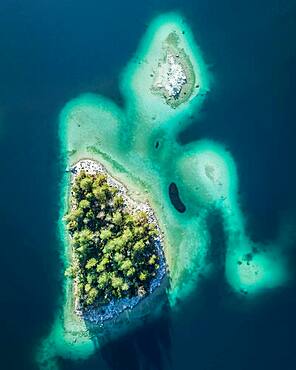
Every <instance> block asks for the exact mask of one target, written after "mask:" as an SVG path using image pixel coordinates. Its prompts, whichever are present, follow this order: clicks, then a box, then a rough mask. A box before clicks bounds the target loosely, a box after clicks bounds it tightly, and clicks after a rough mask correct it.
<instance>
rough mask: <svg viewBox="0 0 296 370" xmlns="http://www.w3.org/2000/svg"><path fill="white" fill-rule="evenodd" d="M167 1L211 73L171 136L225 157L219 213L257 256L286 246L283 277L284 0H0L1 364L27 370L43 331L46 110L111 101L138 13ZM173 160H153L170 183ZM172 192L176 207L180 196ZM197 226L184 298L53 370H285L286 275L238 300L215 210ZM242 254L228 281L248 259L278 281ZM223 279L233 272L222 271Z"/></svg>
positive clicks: (51, 142)
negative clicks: (229, 204)
mask: <svg viewBox="0 0 296 370" xmlns="http://www.w3.org/2000/svg"><path fill="white" fill-rule="evenodd" d="M115 9H116V11H115ZM174 9H177V10H181V12H182V13H183V14H184V15H185V17H186V19H187V20H188V23H189V24H190V27H191V29H192V32H193V34H194V37H195V39H196V41H197V44H198V46H199V47H200V49H201V50H202V54H203V56H204V59H205V61H206V63H207V65H208V66H209V70H210V72H211V74H212V75H213V76H214V81H213V82H214V84H213V86H212V87H211V92H210V94H209V95H208V96H207V98H206V99H205V101H204V104H203V106H202V109H201V111H200V113H199V114H198V115H195V113H194V112H193V113H192V115H191V116H190V117H189V120H190V121H189V125H188V126H187V128H186V129H185V131H183V130H182V132H181V133H180V135H178V142H179V143H180V145H184V144H185V145H187V144H188V145H189V148H190V145H191V144H190V143H191V142H192V141H195V140H203V141H202V142H210V143H212V141H214V143H218V144H221V145H222V147H223V148H226V149H227V152H228V151H229V153H231V156H232V158H234V161H235V164H236V170H237V177H238V189H237V190H238V199H239V209H236V208H234V209H233V208H232V209H231V211H232V215H233V214H234V216H235V219H236V220H237V219H239V220H242V225H243V229H244V230H245V231H246V235H248V237H249V238H251V239H252V241H253V242H254V243H255V244H256V245H257V246H259V247H260V248H263V249H264V246H265V249H266V248H267V247H268V248H267V249H268V251H269V252H270V253H271V252H272V253H271V257H272V258H271V261H274V260H275V261H276V262H277V261H278V254H277V253H276V254H275V257H274V256H273V252H274V251H276V252H277V251H278V247H279V246H282V245H289V248H290V249H288V250H287V252H286V253H287V256H288V257H289V258H288V264H289V266H287V268H285V269H284V271H286V270H288V271H292V272H293V271H294V257H293V249H292V247H293V238H291V239H289V238H290V236H291V229H292V228H293V224H292V221H291V220H293V215H294V211H295V208H296V204H295V195H294V189H295V183H296V178H295V171H294V168H295V165H294V158H295V154H296V153H295V148H294V139H293V138H294V137H295V131H294V130H295V128H294V117H295V106H294V104H293V93H294V91H293V86H294V85H295V72H294V65H295V43H294V42H293V40H294V37H295V32H296V29H295V24H294V21H293V20H294V17H295V14H296V10H295V7H294V5H292V2H291V4H290V3H289V2H286V3H285V5H284V6H283V5H279V4H278V2H276V1H271V2H270V1H269V2H267V1H262V2H260V4H259V5H258V4H257V2H255V1H251V2H248V4H245V5H244V4H235V6H234V5H233V4H231V3H229V2H226V3H224V4H220V2H218V1H211V2H208V1H207V2H206V1H199V2H198V3H196V2H191V1H185V2H182V3H181V2H178V1H163V2H162V4H161V5H159V3H158V2H149V3H148V4H142V5H139V4H137V5H136V6H135V4H134V2H133V1H130V2H126V3H125V4H124V5H123V4H121V3H119V2H113V3H109V4H98V3H97V2H95V1H87V2H86V4H84V5H81V4H80V5H79V4H78V3H75V4H71V5H70V4H68V3H66V2H63V1H62V2H61V1H60V2H51V4H42V5H41V4H38V5H37V4H35V3H33V2H32V3H30V2H26V4H22V3H18V2H4V3H3V4H1V6H0V18H1V23H0V24H1V26H0V27H1V31H2V32H1V37H0V45H1V50H3V54H2V58H1V62H0V66H1V68H0V76H1V86H2V89H1V90H0V124H1V126H3V129H2V127H1V128H0V142H1V143H0V144H1V145H0V150H1V151H2V153H1V158H2V159H1V164H2V177H1V179H2V181H1V185H0V186H1V194H4V195H5V196H4V197H3V200H2V204H1V207H0V216H1V232H2V239H1V252H2V259H3V261H5V263H4V264H3V265H4V268H3V269H2V271H1V272H2V274H3V281H7V283H6V284H5V287H4V290H3V291H2V294H1V299H2V304H1V313H2V316H1V317H2V318H3V320H2V321H1V323H2V332H1V355H2V359H1V360H2V363H1V368H3V369H34V368H36V363H35V362H34V356H35V352H36V348H37V346H38V343H39V342H40V339H41V338H42V337H43V336H46V335H47V334H48V332H49V330H50V327H51V325H52V323H53V321H54V317H55V313H56V311H57V308H58V304H59V298H60V292H61V284H62V274H61V267H62V264H61V260H60V255H59V252H60V250H61V247H60V240H59V234H58V218H59V205H60V186H61V181H62V178H63V172H62V171H63V163H62V157H61V152H60V147H59V141H58V116H59V113H60V111H61V109H62V108H63V107H64V105H65V104H66V103H67V102H69V101H70V100H71V99H73V98H76V97H77V96H79V95H81V94H82V93H87V92H89V93H93V94H100V95H104V96H106V98H109V99H111V100H113V101H114V102H115V103H116V104H118V106H119V107H120V109H125V108H126V107H125V103H124V100H123V97H122V95H121V93H120V90H119V78H120V77H119V76H120V74H121V71H122V70H123V68H124V66H125V65H126V63H127V62H128V61H129V59H130V57H131V55H133V53H134V51H135V50H136V49H137V46H138V42H139V40H140V39H141V37H142V35H143V34H144V33H145V31H146V29H147V25H148V24H149V22H150V20H151V19H152V18H153V17H154V16H156V15H157V14H159V13H160V12H164V11H171V10H174ZM123 28H124V29H125V32H122V30H123ZM110 40H113V41H112V42H111V41H110ZM106 144H108V143H106ZM215 148H216V147H215ZM171 157H172V162H173V158H174V156H173V155H171ZM179 167H180V168H179V172H176V173H173V172H172V170H171V169H172V168H174V166H173V165H172V167H171V168H167V172H168V173H169V172H170V171H171V172H172V178H174V180H175V181H176V183H177V180H179V181H180V180H181V179H184V176H183V174H182V171H184V166H183V165H182V163H180V166H179ZM190 181H191V180H190V178H188V179H187V184H186V186H187V185H188V183H190ZM178 184H181V183H180V182H178ZM200 185H201V186H202V185H203V184H200ZM179 186H180V195H181V197H182V200H183V201H184V204H185V205H186V206H187V208H188V210H190V209H191V208H192V207H191V206H192V205H193V199H192V198H191V197H190V194H187V193H184V191H182V184H181V185H179ZM184 188H185V186H184ZM198 200H199V201H200V202H202V201H203V200H202V199H198ZM194 201H196V199H195V200H194ZM197 208H198V207H197ZM196 211H197V212H198V210H196ZM237 212H239V213H237ZM237 216H240V217H239V218H237ZM229 219H230V220H231V218H229ZM181 220H182V218H181V215H180V222H181ZM242 225H240V224H239V225H237V226H238V228H240V227H241V226H242ZM224 226H225V225H224ZM207 229H208V230H209V231H210V236H211V238H210V247H209V253H208V255H207V259H208V262H209V264H210V265H211V266H213V268H212V270H211V271H212V274H211V275H210V276H209V277H208V278H203V277H201V283H200V284H199V285H198V287H197V288H196V289H195V290H194V291H193V292H192V294H191V295H190V299H189V300H187V301H186V302H182V300H181V302H179V301H178V304H177V306H178V307H179V309H178V310H177V311H174V312H172V311H171V308H170V306H169V305H168V306H166V307H165V308H164V312H163V315H162V316H161V317H160V318H159V319H158V320H157V321H155V322H153V323H149V324H148V323H147V324H146V325H144V326H143V327H141V328H140V329H138V330H137V331H134V332H131V333H129V334H127V335H126V336H124V337H122V338H121V339H119V340H117V341H114V342H112V343H109V344H107V345H105V346H103V347H102V348H101V350H100V351H99V352H98V353H97V354H96V355H95V356H92V357H91V358H89V359H88V360H87V361H84V362H80V361H76V362H73V361H69V360H61V362H60V367H61V369H94V368H96V369H103V370H105V369H115V370H117V369H131V370H133V369H141V368H143V366H144V368H147V369H161V370H164V369H168V368H170V369H184V368H185V369H192V368H196V367H197V365H198V368H199V369H205V370H206V369H211V370H213V369H227V370H228V369H237V368H238V364H240V367H239V368H242V369H245V368H246V369H247V368H250V367H251V366H252V368H253V369H262V368H270V369H278V368H279V367H282V368H285V369H294V368H295V357H294V343H295V325H296V324H295V319H294V311H295V307H296V302H295V298H294V297H295V294H294V293H295V291H294V282H293V277H292V278H291V281H290V284H287V285H284V286H283V287H281V288H278V289H275V290H273V291H271V292H264V294H262V295H261V296H260V298H258V299H255V300H252V301H248V302H247V304H246V301H245V300H244V299H241V298H240V297H241V296H238V295H237V294H236V293H234V292H233V289H231V288H230V286H229V281H227V279H225V264H224V262H225V256H226V254H227V245H229V241H230V240H229V235H230V234H227V233H225V232H224V229H223V218H221V215H220V214H219V213H217V212H214V211H213V212H212V213H211V217H210V218H209V219H208V220H207ZM231 240H232V241H233V240H234V241H237V239H231ZM240 241H242V242H245V240H244V239H240ZM235 258H236V256H235ZM248 262H249V261H247V260H244V261H243V262H242V265H238V266H241V267H240V268H239V269H238V270H237V272H238V274H237V276H238V280H237V279H235V280H234V281H233V282H232V283H233V284H234V285H235V284H236V283H237V282H239V284H241V283H243V284H244V285H245V286H249V284H250V283H252V282H253V281H250V280H248V279H247V278H246V277H248V276H249V274H248V273H247V274H246V270H247V272H248V269H250V268H251V269H253V270H252V271H254V276H259V278H260V276H261V274H262V269H260V268H257V267H256V266H257V264H259V266H261V267H262V266H263V267H264V269H270V268H271V270H272V271H276V274H273V275H272V277H273V278H275V280H276V279H277V277H278V278H279V279H280V280H281V278H282V273H281V271H279V270H277V269H274V267H273V265H272V264H271V265H270V263H269V264H267V265H266V264H265V262H264V261H262V259H261V257H260V256H258V259H254V261H253V262H254V266H253V265H252V264H251V267H250V264H249V265H248ZM264 269H263V272H264ZM230 275H231V276H234V275H233V274H232V272H231V271H230ZM238 297H239V298H238Z"/></svg>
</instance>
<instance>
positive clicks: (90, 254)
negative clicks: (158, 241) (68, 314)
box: [65, 171, 159, 307]
mask: <svg viewBox="0 0 296 370" xmlns="http://www.w3.org/2000/svg"><path fill="white" fill-rule="evenodd" d="M65 222H66V224H67V228H68V230H69V233H70V236H71V243H72V249H73V253H72V260H71V265H70V266H69V268H68V269H67V270H66V273H65V274H66V275H67V276H69V277H72V278H73V279H75V284H77V289H76V291H77V294H78V297H79V299H80V303H81V305H82V306H83V307H87V306H94V305H96V306H99V305H102V304H107V303H108V302H110V300H111V299H114V298H123V297H129V298H130V297H133V296H137V295H143V292H147V290H148V288H149V284H150V282H151V280H152V279H153V277H154V276H155V275H156V272H157V269H158V268H159V257H158V253H157V250H156V247H155V238H156V236H157V234H158V232H157V229H156V226H155V225H154V224H153V223H151V222H148V217H147V214H146V212H143V211H138V212H133V213H131V212H128V211H127V210H126V207H125V202H124V198H123V197H122V195H121V194H120V193H119V191H118V189H117V188H115V187H114V186H111V185H109V184H108V183H107V177H106V176H105V175H104V174H96V175H90V174H87V173H85V172H84V171H81V172H80V173H79V174H78V175H77V176H76V177H75V180H74V183H73V185H72V189H71V198H70V210H69V212H68V213H67V214H66V216H65Z"/></svg>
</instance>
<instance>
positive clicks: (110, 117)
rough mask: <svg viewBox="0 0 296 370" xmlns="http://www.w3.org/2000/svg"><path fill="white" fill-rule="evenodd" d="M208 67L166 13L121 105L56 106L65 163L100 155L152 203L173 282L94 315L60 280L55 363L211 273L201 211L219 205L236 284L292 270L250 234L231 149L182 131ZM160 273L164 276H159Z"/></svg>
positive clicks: (250, 290) (88, 99) (252, 288)
mask: <svg viewBox="0 0 296 370" xmlns="http://www.w3.org/2000/svg"><path fill="white" fill-rule="evenodd" d="M212 85H213V81H212V77H211V75H210V73H209V71H208V68H207V66H206V63H205V61H204V58H203V56H202V53H201V51H200V50H199V48H198V47H197V45H196V43H195V40H194V37H193V35H192V33H191V31H190V28H189V27H188V25H187V24H186V22H185V20H184V18H183V17H182V16H180V15H179V14H176V13H169V14H165V15H163V16H160V17H157V18H156V19H155V20H153V21H152V22H151V24H150V26H149V27H148V29H147V32H146V34H145V35H144V37H143V39H142V41H141V43H140V46H139V49H138V51H137V52H136V53H135V55H134V57H133V58H132V60H131V61H130V63H129V64H128V65H127V67H126V68H125V70H124V71H123V74H122V76H121V80H120V88H121V92H122V95H123V97H124V100H125V104H124V109H121V108H120V107H118V106H117V105H116V104H115V103H114V102H112V101H110V100H108V99H106V98H104V97H102V96H98V95H94V94H85V95H82V96H80V97H78V98H77V99H74V100H72V101H70V102H69V103H68V104H67V105H66V106H65V107H64V109H63V111H62V113H61V115H60V141H61V151H62V155H63V158H64V162H63V164H64V168H65V169H66V168H68V169H70V168H72V167H73V166H74V165H75V164H76V163H78V162H79V161H81V160H82V159H85V158H88V159H90V160H92V161H95V162H98V163H100V164H101V165H102V166H104V168H105V169H106V171H107V173H108V174H110V176H112V178H114V179H116V181H119V182H120V183H122V184H124V185H125V186H126V189H127V194H129V195H131V198H133V199H134V200H135V201H136V202H139V203H146V204H147V203H149V205H150V206H151V208H152V209H153V212H155V216H156V217H157V221H158V224H159V228H160V230H161V231H162V233H163V240H162V241H163V250H164V255H165V260H166V263H167V267H168V277H169V285H168V286H166V285H165V284H160V286H159V287H157V289H155V290H154V291H153V293H152V294H149V295H148V296H147V297H145V299H143V300H142V303H141V304H139V305H136V306H135V307H134V308H133V309H131V310H125V311H124V312H122V314H121V315H119V316H118V317H116V318H114V319H112V320H107V321H104V322H102V323H101V325H98V324H97V323H95V322H94V323H93V322H89V321H87V320H84V319H83V317H81V316H79V315H77V314H76V313H75V309H74V306H75V299H74V298H73V294H72V286H71V283H70V282H69V280H66V281H65V286H64V297H63V298H62V299H61V306H62V309H61V311H59V312H58V313H57V319H56V321H55V323H54V326H53V328H52V331H51V333H50V335H49V336H48V337H47V338H45V340H44V341H43V342H42V345H41V347H40V350H39V352H38V361H39V363H40V366H41V367H42V366H43V367H44V368H46V367H47V368H51V369H52V368H53V367H54V366H55V365H56V362H55V359H56V358H57V357H59V356H62V357H66V358H72V359H75V358H86V357H88V356H89V355H90V354H91V353H93V352H94V351H95V350H96V349H97V348H99V347H100V346H101V345H102V344H104V343H105V341H106V340H112V338H115V337H117V336H118V335H122V334H123V333H125V332H126V331H128V330H132V329H133V327H135V326H137V325H141V323H142V320H143V317H149V318H151V319H153V317H155V316H156V315H157V314H158V311H159V310H160V309H161V306H162V303H164V302H166V301H168V302H169V305H170V307H171V308H172V309H175V308H176V307H177V306H178V303H179V302H182V301H183V300H185V299H186V297H188V296H190V294H191V293H192V292H193V291H196V289H197V287H198V283H199V280H200V279H204V278H206V277H207V276H210V274H211V272H212V271H213V269H214V268H215V261H209V259H208V258H207V257H208V252H209V246H210V241H211V235H210V232H209V230H208V227H207V219H208V217H209V215H210V214H211V212H213V210H215V212H218V213H219V214H220V215H221V219H222V220H223V221H222V223H223V228H224V232H225V240H226V247H225V248H226V250H225V260H224V265H225V280H226V282H227V284H228V286H229V289H230V290H232V291H233V292H234V293H235V294H236V293H237V294H239V296H241V297H246V298H251V297H255V295H256V293H260V292H264V291H265V290H267V289H270V288H275V287H277V286H280V285H282V284H283V283H285V282H286V281H287V279H288V277H289V274H288V269H287V267H286V256H285V255H284V253H282V250H283V249H281V248H279V247H278V246H279V243H281V240H280V239H279V240H278V241H276V242H275V243H272V244H270V245H264V246H262V245H259V244H256V243H254V242H253V241H252V240H251V239H250V237H249V236H248V235H247V234H246V222H245V220H244V216H243V214H242V212H241V210H240V205H239V199H238V178H237V170H236V165H235V162H234V160H233V158H232V156H231V154H230V153H229V152H228V151H227V150H226V149H225V148H224V147H223V146H222V145H220V144H218V143H215V142H212V141H209V140H203V141H199V142H195V143H190V144H187V145H180V144H179V143H178V142H177V136H178V134H179V133H180V132H181V131H182V130H184V128H185V127H186V126H187V125H188V124H189V122H190V117H191V116H192V114H193V113H195V115H196V113H197V112H198V111H199V108H200V106H201V105H202V103H203V101H204V99H205V98H206V96H207V94H208V93H209V92H210V87H211V86H212ZM70 178H71V176H70V174H69V173H65V177H64V179H63V184H62V187H61V191H62V199H63V202H62V205H61V217H60V220H61V221H60V236H61V245H62V248H63V250H62V256H63V258H64V261H65V265H68V264H69V253H68V252H69V249H68V247H69V241H68V237H67V231H66V230H65V224H64V222H63V216H64V214H65V213H66V211H67V204H68V193H69V188H70V182H71V181H70ZM165 280H166V279H163V281H164V282H165Z"/></svg>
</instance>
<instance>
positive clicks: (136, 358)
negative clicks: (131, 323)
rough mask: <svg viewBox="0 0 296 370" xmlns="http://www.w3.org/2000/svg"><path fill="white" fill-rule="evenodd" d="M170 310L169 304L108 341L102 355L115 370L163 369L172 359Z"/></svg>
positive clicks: (101, 351) (101, 352) (102, 349)
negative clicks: (153, 318)
mask: <svg viewBox="0 0 296 370" xmlns="http://www.w3.org/2000/svg"><path fill="white" fill-rule="evenodd" d="M170 348H171V335H170V312H169V305H168V304H166V305H165V306H164V307H163V309H162V313H161V315H160V316H159V317H158V318H157V319H155V320H153V321H152V320H150V321H148V320H144V321H143V325H142V326H141V327H140V328H138V329H136V330H135V331H133V332H131V333H129V334H127V335H125V336H123V337H121V338H119V339H117V340H114V341H112V342H110V343H107V344H105V345H104V346H103V347H102V348H101V350H100V355H101V356H102V358H103V359H104V361H105V362H106V363H107V365H108V367H109V368H110V369H112V370H152V369H155V370H163V369H165V368H166V364H170V363H171V359H170Z"/></svg>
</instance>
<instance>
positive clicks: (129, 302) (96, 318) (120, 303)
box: [69, 159, 167, 326]
mask: <svg viewBox="0 0 296 370" xmlns="http://www.w3.org/2000/svg"><path fill="white" fill-rule="evenodd" d="M81 171H85V172H86V173H87V174H98V173H103V174H105V175H106V176H107V183H108V184H109V185H110V186H113V187H115V188H116V189H117V190H118V192H119V193H120V194H121V196H122V197H123V199H124V204H125V207H126V209H127V211H128V212H131V213H134V212H137V211H144V212H145V213H146V214H147V215H148V222H149V223H153V224H154V225H155V226H156V228H157V230H158V236H157V237H156V239H155V247H156V250H157V252H158V256H159V269H158V270H157V275H156V276H155V277H154V279H153V280H152V281H151V284H150V287H149V293H148V295H150V294H152V293H153V292H154V290H155V289H156V288H157V287H159V286H160V284H161V282H162V279H163V278H164V276H165V274H166V270H167V266H166V261H165V256H164V252H163V238H162V233H161V230H160V228H159V225H158V222H157V219H156V216H155V215H154V212H153V210H152V208H151V207H150V206H149V204H148V203H139V202H136V201H134V200H133V199H132V198H131V197H130V196H128V192H127V189H126V187H125V186H123V185H122V184H121V183H120V182H119V181H117V180H116V179H114V178H113V177H112V176H110V174H109V173H108V172H107V170H106V169H105V167H104V166H103V165H101V164H100V163H99V162H96V161H94V160H91V159H81V160H80V161H78V162H77V163H75V164H74V165H73V166H72V167H71V168H70V170H69V172H70V173H71V187H72V185H73V183H74V181H75V178H76V176H77V175H78V174H79V173H80V172H81ZM71 191H72V190H71ZM75 285H76V284H75V281H74V284H73V294H74V295H75ZM145 297H147V296H145V295H144V296H140V295H138V296H135V297H132V298H121V299H117V300H112V301H111V302H109V303H108V305H105V306H102V307H96V308H89V309H87V310H85V309H84V310H82V308H81V307H80V305H79V302H78V300H77V299H76V297H74V301H75V304H74V310H75V313H76V314H77V315H78V316H80V317H81V318H83V319H85V320H87V321H90V322H92V323H96V324H99V325H101V326H103V324H104V322H105V321H107V320H112V319H115V318H116V317H118V316H119V315H120V314H121V313H123V312H124V311H127V310H132V309H133V308H134V307H135V306H136V305H138V304H139V303H140V302H141V301H143V300H144V299H145Z"/></svg>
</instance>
